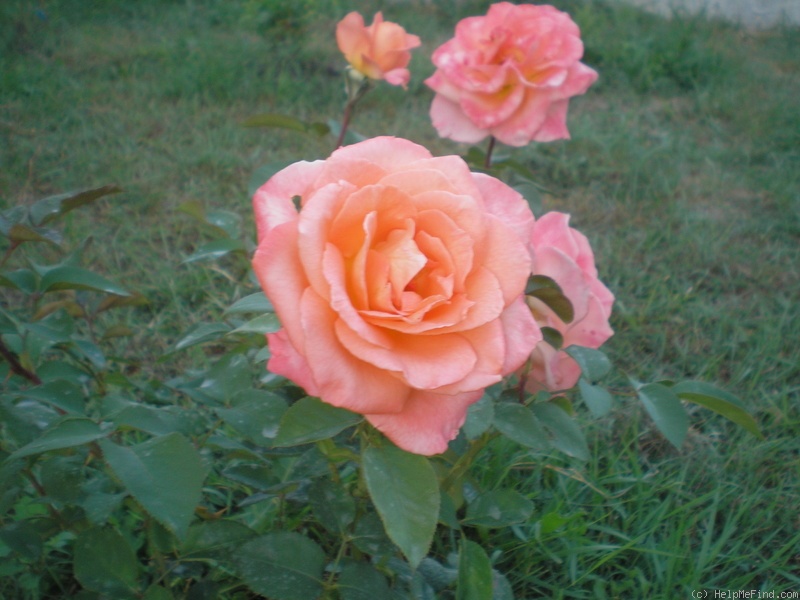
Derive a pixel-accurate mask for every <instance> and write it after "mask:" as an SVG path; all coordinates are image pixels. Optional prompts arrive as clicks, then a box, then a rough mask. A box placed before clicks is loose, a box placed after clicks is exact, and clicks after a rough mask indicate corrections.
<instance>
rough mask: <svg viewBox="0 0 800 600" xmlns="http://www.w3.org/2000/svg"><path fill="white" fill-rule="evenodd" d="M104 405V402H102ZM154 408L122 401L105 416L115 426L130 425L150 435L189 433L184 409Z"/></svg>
mask: <svg viewBox="0 0 800 600" xmlns="http://www.w3.org/2000/svg"><path fill="white" fill-rule="evenodd" d="M104 405H105V403H104ZM174 408H175V409H177V410H173V407H162V408H156V407H155V406H147V405H146V404H139V403H133V402H123V403H121V405H120V406H119V407H118V408H117V410H116V411H115V412H113V413H112V414H110V415H109V416H108V417H107V418H108V419H110V420H111V421H112V422H113V423H114V424H115V425H116V426H117V427H130V428H132V429H138V430H139V431H144V432H146V433H149V434H152V435H167V434H168V433H172V432H173V431H177V432H181V433H187V434H188V433H189V431H190V429H191V427H190V425H191V423H190V421H189V419H188V418H187V415H186V412H185V410H184V409H180V408H178V407H174Z"/></svg>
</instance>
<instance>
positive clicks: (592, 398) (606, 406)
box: [578, 377, 614, 418]
mask: <svg viewBox="0 0 800 600" xmlns="http://www.w3.org/2000/svg"><path fill="white" fill-rule="evenodd" d="M578 389H579V390H580V392H581V397H582V398H583V401H584V402H585V403H586V406H588V407H589V410H590V411H591V412H592V414H593V415H594V416H595V417H598V418H600V417H602V416H605V415H607V414H608V412H609V411H610V410H611V406H612V405H613V401H614V400H613V398H612V396H611V394H610V393H609V391H608V390H607V389H605V388H602V387H600V386H597V385H592V384H591V383H589V382H588V381H587V380H586V379H584V378H583V377H581V378H580V379H579V380H578Z"/></svg>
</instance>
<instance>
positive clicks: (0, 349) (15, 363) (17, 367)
mask: <svg viewBox="0 0 800 600" xmlns="http://www.w3.org/2000/svg"><path fill="white" fill-rule="evenodd" d="M0 354H2V355H3V358H5V359H6V360H7V361H8V364H9V366H10V367H11V371H12V372H14V373H16V374H17V375H20V376H21V377H24V378H25V379H27V380H28V381H30V382H31V383H33V384H35V385H41V383H42V380H41V379H39V376H38V375H37V374H36V373H34V372H33V371H29V370H28V369H26V368H25V367H24V366H22V363H21V362H19V359H18V358H17V355H16V354H14V353H13V352H12V351H11V350H10V349H9V348H8V346H6V345H5V342H3V338H2V337H0Z"/></svg>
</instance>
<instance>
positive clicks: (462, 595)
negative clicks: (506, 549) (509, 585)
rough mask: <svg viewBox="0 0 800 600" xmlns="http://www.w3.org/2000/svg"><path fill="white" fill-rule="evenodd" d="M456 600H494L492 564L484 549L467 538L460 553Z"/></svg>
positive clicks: (462, 543) (462, 541) (463, 540)
mask: <svg viewBox="0 0 800 600" xmlns="http://www.w3.org/2000/svg"><path fill="white" fill-rule="evenodd" d="M456 600H492V563H491V562H490V561H489V557H488V556H486V552H484V550H483V548H481V547H480V546H479V545H478V544H476V543H475V542H471V541H469V540H468V539H466V538H464V539H462V540H461V549H460V551H459V553H458V587H457V588H456Z"/></svg>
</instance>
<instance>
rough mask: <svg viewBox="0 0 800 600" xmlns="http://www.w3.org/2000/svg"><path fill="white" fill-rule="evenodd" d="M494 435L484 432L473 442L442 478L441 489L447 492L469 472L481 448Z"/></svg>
mask: <svg viewBox="0 0 800 600" xmlns="http://www.w3.org/2000/svg"><path fill="white" fill-rule="evenodd" d="M493 437H495V436H494V435H493V434H489V433H484V434H483V435H482V436H481V437H480V438H478V439H477V440H475V441H474V442H472V444H471V445H470V447H469V449H468V450H467V451H466V452H465V453H464V454H462V455H461V457H459V459H458V460H457V461H456V464H454V465H453V468H452V469H450V472H449V473H448V474H447V476H446V477H445V478H444V479H443V480H442V485H441V490H442V491H443V492H445V493H447V490H449V489H450V488H451V487H453V484H454V483H455V482H456V481H458V478H459V477H461V476H462V475H463V474H464V473H466V472H467V469H469V467H470V466H471V465H472V462H473V461H474V459H475V457H476V456H478V454H480V452H481V450H483V449H484V448H485V447H486V444H488V443H489V441H490V440H491V439H492V438H493Z"/></svg>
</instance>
